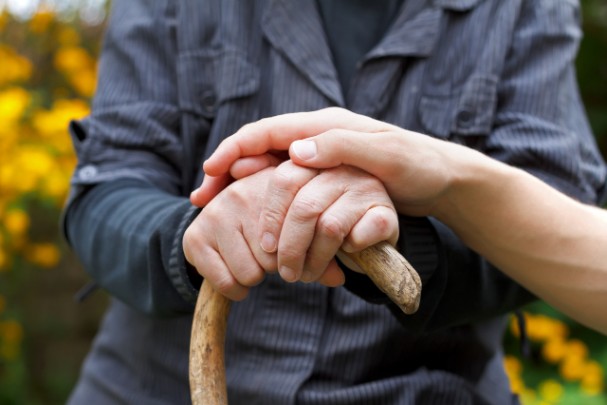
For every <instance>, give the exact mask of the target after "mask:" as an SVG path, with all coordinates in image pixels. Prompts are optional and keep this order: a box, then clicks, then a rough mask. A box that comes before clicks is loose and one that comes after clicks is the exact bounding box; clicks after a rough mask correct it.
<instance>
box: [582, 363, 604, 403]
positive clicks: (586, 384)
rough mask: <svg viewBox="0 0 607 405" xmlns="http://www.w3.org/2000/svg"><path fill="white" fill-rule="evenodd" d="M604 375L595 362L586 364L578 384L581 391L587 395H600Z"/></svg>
mask: <svg viewBox="0 0 607 405" xmlns="http://www.w3.org/2000/svg"><path fill="white" fill-rule="evenodd" d="M604 378H605V377H604V374H603V369H602V367H601V365H600V364H599V363H598V362H596V361H589V362H588V363H586V369H585V372H584V375H583V377H582V381H581V383H580V385H581V389H582V391H583V392H584V393H585V394H587V395H597V394H600V393H601V392H602V391H603V389H604V381H605V380H604Z"/></svg>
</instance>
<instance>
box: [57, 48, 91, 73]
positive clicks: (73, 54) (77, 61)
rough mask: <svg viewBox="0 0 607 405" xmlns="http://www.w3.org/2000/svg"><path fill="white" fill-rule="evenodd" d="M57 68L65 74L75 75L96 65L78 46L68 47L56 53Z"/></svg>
mask: <svg viewBox="0 0 607 405" xmlns="http://www.w3.org/2000/svg"><path fill="white" fill-rule="evenodd" d="M54 64H55V67H56V68H57V69H59V70H61V71H62V72H64V73H75V72H80V71H82V70H85V69H89V68H91V67H92V66H93V65H94V62H93V59H92V58H91V57H90V56H89V54H88V52H87V51H86V50H85V49H83V48H80V47H78V46H66V47H63V48H60V49H59V50H58V51H57V53H55V58H54Z"/></svg>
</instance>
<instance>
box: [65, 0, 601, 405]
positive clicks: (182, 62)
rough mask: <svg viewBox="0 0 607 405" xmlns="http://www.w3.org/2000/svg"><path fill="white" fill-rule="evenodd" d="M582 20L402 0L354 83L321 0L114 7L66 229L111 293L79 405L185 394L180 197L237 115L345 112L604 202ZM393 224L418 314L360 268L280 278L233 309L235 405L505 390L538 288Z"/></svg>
mask: <svg viewBox="0 0 607 405" xmlns="http://www.w3.org/2000/svg"><path fill="white" fill-rule="evenodd" d="M578 17H579V16H578V8H577V4H576V2H575V1H574V0H558V1H556V0H432V1H431V0H427V1H426V0H407V1H405V2H404V5H403V8H402V9H401V10H400V12H399V15H398V16H397V17H396V19H395V22H394V23H393V25H392V26H391V28H390V29H389V30H388V31H387V34H386V35H385V37H384V38H383V39H382V41H381V42H380V43H379V44H378V45H377V46H376V47H374V48H373V49H372V50H371V51H370V52H369V53H368V54H367V55H366V57H365V58H364V60H363V61H361V63H360V65H359V67H358V71H357V73H356V75H355V77H354V81H353V84H352V86H351V88H350V89H348V91H347V92H346V91H343V90H342V89H341V88H340V84H339V81H338V78H337V74H336V72H335V69H334V67H333V64H332V62H331V54H330V51H329V47H328V46H327V42H326V39H325V36H324V33H323V27H322V22H321V20H320V17H319V15H318V12H317V10H316V8H315V3H314V2H313V1H305V0H298V1H279V0H276V1H271V0H268V1H246V2H245V1H241V2H238V1H232V0H230V1H226V0H223V1H222V0H215V1H207V2H204V3H203V2H196V1H191V0H182V1H170V0H158V1H154V2H146V1H143V0H128V1H118V0H117V1H114V4H113V12H112V18H111V22H110V26H109V29H108V32H107V36H106V39H105V44H104V49H103V53H102V57H101V60H100V74H99V84H98V90H97V95H96V97H95V100H94V105H93V111H92V114H91V115H90V116H89V117H87V118H86V119H84V120H82V121H80V122H74V123H73V124H72V126H71V132H72V135H73V139H74V145H75V148H76V150H77V153H78V158H79V164H78V168H77V169H76V171H75V173H74V176H73V181H72V186H73V187H72V196H71V199H70V203H69V205H68V207H67V208H66V213H65V221H64V226H65V229H66V232H67V237H68V239H69V241H70V243H71V245H72V247H73V248H74V250H75V251H76V253H77V254H78V255H79V257H80V259H81V260H82V262H83V264H84V266H85V268H86V270H87V271H88V272H89V273H90V274H91V276H92V277H93V278H94V279H95V280H96V281H97V283H98V284H99V285H100V286H102V287H103V288H105V289H107V290H108V291H109V292H110V293H111V294H112V295H113V296H115V297H116V299H115V300H113V303H112V305H111V307H110V309H109V310H108V313H107V315H106V318H105V319H104V322H103V324H102V325H101V328H100V331H99V334H98V337H97V339H96V340H95V343H94V345H93V348H92V350H91V353H90V355H89V357H88V358H87V360H86V362H85V365H84V367H83V370H82V375H81V378H80V381H79V382H78V385H77V387H76V388H75V390H74V392H73V394H72V398H71V400H70V403H71V404H82V403H87V404H89V405H91V404H114V403H128V404H178V403H188V388H187V377H186V376H187V347H188V340H189V327H190V322H191V315H190V312H191V310H192V302H193V301H194V300H195V296H196V285H195V277H192V276H191V274H190V275H188V272H187V266H186V265H185V262H184V259H183V253H182V252H181V250H180V244H181V236H182V234H183V230H184V229H185V227H186V226H187V224H188V223H189V221H190V220H191V218H192V217H193V215H196V211H194V210H193V209H192V208H191V207H189V205H188V202H187V199H186V198H185V197H184V196H187V194H188V193H189V191H190V190H191V189H192V188H193V187H194V186H195V185H196V184H198V182H199V181H200V180H201V179H200V178H199V173H200V169H199V168H200V163H201V161H202V159H203V157H204V156H206V155H208V154H209V153H210V152H211V151H213V150H214V148H215V147H216V146H217V145H218V143H219V142H220V141H221V140H222V139H223V138H224V137H225V136H227V135H229V134H230V133H233V132H234V131H235V130H236V129H237V128H238V127H240V126H241V125H243V124H244V123H247V122H250V121H253V120H257V119H259V118H261V117H264V116H269V115H275V114H280V113H285V112H292V111H302V110H313V109H318V108H322V107H326V106H330V105H339V106H343V107H347V108H349V109H351V110H354V111H357V112H360V113H363V114H366V115H370V116H373V117H376V118H378V119H381V120H384V121H388V122H391V123H393V124H396V125H399V126H401V127H404V128H408V129H411V130H415V131H419V132H423V133H427V134H430V135H433V136H436V137H439V138H443V139H448V140H451V141H454V142H459V143H462V144H466V145H469V146H472V147H474V148H477V149H479V150H482V151H483V152H485V153H487V154H489V155H491V156H494V157H495V158H497V159H500V160H502V161H505V162H508V163H510V164H513V165H516V166H519V167H522V168H524V169H525V170H528V171H530V172H531V173H533V174H535V175H537V176H539V177H540V178H542V179H543V180H545V181H547V182H548V183H550V184H552V185H553V186H555V187H557V188H559V189H561V190H562V191H564V192H566V193H568V194H570V195H573V196H575V197H576V198H578V199H580V200H583V201H587V202H593V201H596V200H597V198H598V194H599V193H600V192H601V190H602V188H603V184H604V181H605V168H604V164H603V162H602V160H601V158H600V155H599V153H598V151H597V149H596V146H595V144H594V141H593V138H592V135H591V133H590V130H589V127H588V124H587V122H586V118H585V115H584V112H583V108H582V106H581V104H580V100H579V96H578V92H577V87H576V83H575V72H574V70H573V65H572V63H573V60H574V58H575V55H576V51H577V46H578V43H579V40H580V36H581V33H580V30H579V27H578ZM344 94H347V97H346V96H345V95H344ZM91 186H94V187H91ZM521 198H524V196H521ZM401 222H402V227H403V229H402V231H401V235H402V236H401V241H400V242H399V244H400V246H399V247H400V249H401V250H403V251H404V252H405V254H406V255H407V256H408V257H409V258H410V259H411V261H412V262H413V264H414V265H415V266H416V267H417V268H418V269H419V270H420V273H421V275H422V279H423V281H424V292H423V297H422V305H421V308H420V311H419V313H418V314H416V315H414V316H410V317H404V316H395V315H394V314H393V312H392V311H391V308H390V306H389V305H387V304H379V305H378V304H373V303H370V302H369V301H372V300H373V299H374V298H377V297H376V294H375V292H374V291H373V289H372V286H370V285H369V283H368V282H366V281H365V280H359V279H355V278H354V277H351V279H352V281H348V288H338V289H326V288H324V287H321V286H317V285H303V284H293V285H292V284H285V283H281V282H280V281H279V280H278V279H277V278H275V277H272V276H270V277H268V278H267V279H266V280H265V281H264V282H263V283H262V284H261V285H260V286H259V287H256V288H255V289H253V290H252V292H251V294H250V297H249V298H248V299H247V300H246V301H244V302H242V303H238V304H235V305H234V307H233V311H232V315H231V318H230V322H229V332H228V334H229V339H228V342H227V353H228V354H227V364H228V384H229V396H230V400H231V403H242V404H274V403H276V404H289V403H301V404H480V403H492V404H507V403H511V402H512V400H513V399H512V397H511V395H510V393H509V388H508V382H507V380H506V377H505V375H504V372H503V370H502V366H501V362H502V353H501V348H500V345H501V335H502V332H503V327H504V324H505V318H504V315H505V314H507V312H508V311H510V310H512V309H514V308H516V307H517V306H519V305H521V304H523V303H526V302H528V301H529V300H530V299H531V296H530V295H529V294H528V293H527V292H526V291H524V290H523V289H522V288H520V287H519V286H517V285H516V284H514V283H513V282H511V281H510V280H509V279H507V278H506V277H505V276H503V275H502V274H501V273H500V272H499V271H497V270H496V269H494V268H492V267H491V266H490V265H489V264H488V263H487V262H486V261H484V260H483V259H482V258H480V257H478V256H477V255H475V254H474V253H473V252H471V251H469V250H468V249H466V248H465V247H464V246H463V245H462V243H461V242H460V241H459V240H458V239H457V237H455V235H454V234H453V233H452V232H451V231H450V230H449V229H448V228H446V227H445V226H444V225H442V224H440V223H439V222H437V221H435V220H434V219H432V218H423V219H411V218H402V221H401Z"/></svg>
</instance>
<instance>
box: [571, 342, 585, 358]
mask: <svg viewBox="0 0 607 405" xmlns="http://www.w3.org/2000/svg"><path fill="white" fill-rule="evenodd" d="M567 355H568V356H575V357H579V358H582V359H585V358H586V357H588V346H586V344H585V343H584V342H582V341H581V340H579V339H570V340H569V341H568V342H567Z"/></svg>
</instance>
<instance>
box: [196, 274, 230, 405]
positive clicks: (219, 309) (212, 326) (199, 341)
mask: <svg viewBox="0 0 607 405" xmlns="http://www.w3.org/2000/svg"><path fill="white" fill-rule="evenodd" d="M229 312H230V300H228V299H227V298H226V297H225V296H223V295H221V294H219V293H218V292H217V291H215V290H214V289H213V287H211V285H210V284H209V283H202V287H200V293H199V295H198V300H197V301H196V309H195V310H194V319H193V320H192V335H191V340H190V366H189V367H190V393H191V396H192V404H193V405H220V404H224V405H225V404H227V403H228V393H227V389H226V372H225V362H224V345H225V337H226V327H227V323H228V314H229Z"/></svg>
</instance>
